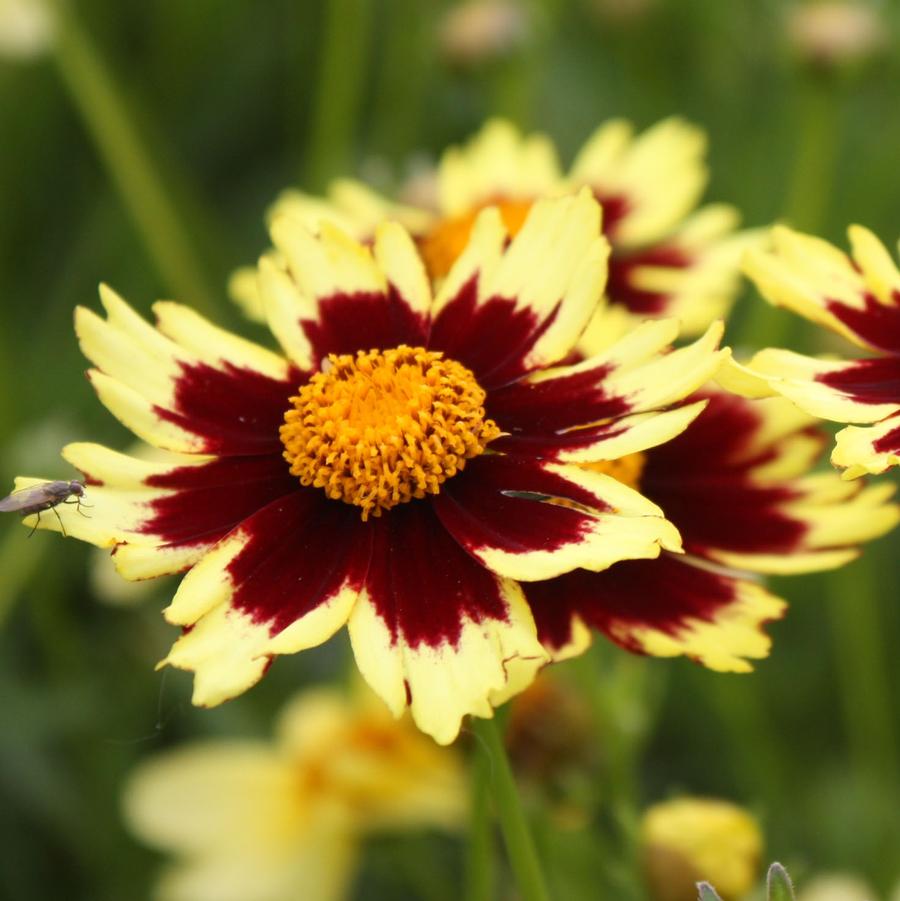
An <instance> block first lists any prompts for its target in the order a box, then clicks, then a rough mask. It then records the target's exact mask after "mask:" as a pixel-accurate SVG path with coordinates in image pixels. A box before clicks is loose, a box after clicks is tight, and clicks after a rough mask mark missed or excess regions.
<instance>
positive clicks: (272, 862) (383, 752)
mask: <svg viewBox="0 0 900 901" xmlns="http://www.w3.org/2000/svg"><path fill="white" fill-rule="evenodd" d="M373 702H374V703H373ZM465 799H466V790H465V775H464V771H463V766H462V762H461V760H460V759H459V758H458V757H457V755H456V754H455V753H454V752H453V751H451V750H447V749H439V748H437V747H435V746H434V744H433V743H431V742H430V741H428V740H427V739H425V738H424V737H423V736H422V735H421V733H419V732H417V731H416V730H415V729H414V728H413V727H412V725H411V724H410V723H409V722H408V720H403V721H399V722H398V721H396V720H394V719H393V718H392V717H391V716H390V715H389V714H388V713H387V711H386V710H385V708H384V706H383V705H381V704H379V703H378V702H377V701H375V700H374V699H373V698H366V697H365V696H364V695H362V693H359V694H358V695H357V697H356V698H355V699H353V700H348V699H347V698H345V697H344V696H343V695H342V694H341V693H339V692H338V691H336V690H328V689H314V690H310V691H306V692H303V693H302V694H300V695H298V696H297V697H296V698H295V699H294V700H293V701H292V702H290V703H289V704H288V705H287V707H286V708H285V709H284V711H283V712H282V714H281V717H280V719H279V723H278V728H277V734H276V740H275V741H274V742H265V741H251V740H224V739H219V740H210V741H206V742H203V743H198V744H195V745H189V746H186V747H182V748H179V749H176V750H174V751H169V752H166V753H163V754H159V755H157V756H156V757H153V758H151V759H150V760H149V761H147V762H146V763H143V764H142V765H141V766H139V767H138V768H137V770H136V771H135V772H134V773H133V774H132V776H131V778H130V780H129V782H128V784H127V785H126V788H125V792H124V799H123V800H124V808H125V817H126V819H127V821H128V824H129V826H130V827H131V829H132V830H133V832H134V833H135V834H136V835H137V836H138V837H139V838H141V839H142V840H143V841H145V842H147V844H149V845H152V846H155V847H157V848H159V849H160V850H163V851H167V852H169V853H171V854H173V855H175V857H176V858H177V862H176V863H174V864H172V865H171V866H170V867H169V868H168V869H167V871H166V872H165V873H164V874H163V876H162V878H161V880H160V883H159V885H158V886H157V890H156V893H155V897H156V898H159V899H163V901H203V899H208V898H215V899H216V901H232V899H233V901H288V899H292V898H297V897H301V896H302V897H303V898H306V899H310V901H332V899H334V901H338V899H340V898H343V897H345V896H346V889H347V887H348V886H349V884H350V882H351V881H352V878H353V871H354V868H355V867H354V865H355V858H356V856H357V852H358V846H359V843H360V840H361V839H362V838H364V837H365V836H366V835H367V834H369V833H371V832H372V831H376V830H385V829H394V830H396V829H411V828H422V827H427V826H437V827H440V828H447V829H453V828H457V827H459V826H460V825H461V823H462V820H463V818H464V816H465Z"/></svg>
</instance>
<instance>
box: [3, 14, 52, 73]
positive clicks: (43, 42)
mask: <svg viewBox="0 0 900 901" xmlns="http://www.w3.org/2000/svg"><path fill="white" fill-rule="evenodd" d="M53 26H54V22H53V16H52V15H51V12H50V10H49V8H48V6H47V4H46V3H45V2H43V0H0V58H3V57H9V58H10V59H20V60H25V59H30V58H31V57H35V56H40V55H41V54H42V53H44V52H45V51H46V50H48V49H49V47H50V42H51V41H52V39H53Z"/></svg>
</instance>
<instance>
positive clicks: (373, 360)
mask: <svg viewBox="0 0 900 901" xmlns="http://www.w3.org/2000/svg"><path fill="white" fill-rule="evenodd" d="M484 400H485V392H484V389H483V388H482V387H481V386H480V385H479V384H478V382H477V381H476V380H475V376H474V375H473V374H472V373H471V372H470V371H469V370H468V369H466V367H465V366H463V365H462V364H461V363H458V362H457V361H455V360H448V359H445V358H444V355H443V354H441V353H438V352H434V351H428V350H425V349H424V348H421V347H407V346H406V345H401V346H400V347H396V348H393V349H391V350H385V351H378V350H370V351H359V352H358V353H357V354H356V355H355V356H353V355H352V354H343V355H340V356H338V355H336V354H331V355H329V357H328V359H327V361H325V363H324V364H323V366H322V371H321V372H319V373H316V375H314V376H313V377H312V378H311V379H310V380H309V382H307V383H306V384H305V385H303V387H301V388H300V391H299V393H298V394H297V396H296V397H292V398H291V402H292V403H293V405H294V406H293V408H292V409H290V410H288V411H287V413H286V414H285V417H284V419H285V422H284V425H283V426H282V427H281V430H280V435H281V441H282V443H283V444H284V448H285V449H284V458H285V459H286V460H287V461H288V463H289V464H290V467H291V473H292V474H293V475H295V476H297V477H298V478H299V479H300V482H301V484H303V485H307V486H309V485H312V486H314V487H316V488H322V489H324V491H325V493H326V494H327V495H328V496H329V497H330V498H333V499H334V500H341V501H345V502H346V503H348V504H355V505H356V506H358V507H361V508H362V518H363V520H366V519H368V517H369V516H370V515H371V516H380V515H381V512H382V510H389V509H390V508H391V507H394V506H396V505H397V504H402V503H405V502H406V501H410V500H412V499H413V498H422V497H425V495H426V494H437V493H438V491H440V486H441V484H442V483H443V482H445V481H446V480H447V479H449V478H450V477H451V476H454V475H456V473H457V472H459V471H460V470H461V469H462V468H463V467H464V466H465V464H466V460H470V459H471V458H472V457H477V456H478V455H479V454H481V453H483V452H484V449H485V447H486V446H487V444H488V443H489V442H490V441H493V440H494V439H495V438H496V437H498V435H499V434H500V429H499V428H498V427H497V425H496V423H494V422H493V421H492V420H490V419H485V412H484Z"/></svg>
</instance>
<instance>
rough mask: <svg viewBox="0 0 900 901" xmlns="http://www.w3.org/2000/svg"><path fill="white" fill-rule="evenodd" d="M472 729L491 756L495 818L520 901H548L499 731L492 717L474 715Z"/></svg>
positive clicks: (532, 840)
mask: <svg viewBox="0 0 900 901" xmlns="http://www.w3.org/2000/svg"><path fill="white" fill-rule="evenodd" d="M472 729H473V731H474V732H475V734H476V735H477V736H478V737H479V738H480V739H481V740H482V742H483V743H484V745H485V747H486V750H487V752H488V754H489V755H490V758H489V761H490V766H491V772H490V774H489V775H490V782H491V788H492V790H493V796H494V802H495V805H496V809H497V818H498V820H499V821H500V831H501V832H502V833H503V840H504V842H505V843H506V851H507V853H508V855H509V862H510V866H511V868H512V871H513V875H514V876H515V879H516V885H517V887H518V889H519V894H520V895H521V896H522V899H523V901H548V899H549V897H550V896H549V894H548V893H547V885H546V881H545V879H544V874H543V871H542V869H541V864H540V861H539V860H538V855H537V850H536V848H535V845H534V839H533V838H532V835H531V830H530V828H529V825H528V821H527V819H526V818H525V811H524V810H523V808H522V802H521V799H520V798H519V792H518V789H517V788H516V781H515V778H514V777H513V772H512V767H511V766H510V763H509V758H508V757H507V755H506V748H505V747H504V746H503V739H502V737H501V735H500V730H499V729H498V728H497V724H496V721H495V720H485V719H479V718H475V717H473V718H472Z"/></svg>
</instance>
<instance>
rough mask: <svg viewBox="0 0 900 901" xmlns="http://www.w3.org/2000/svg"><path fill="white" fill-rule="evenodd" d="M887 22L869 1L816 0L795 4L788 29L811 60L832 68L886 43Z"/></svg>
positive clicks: (852, 60)
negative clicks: (814, 0)
mask: <svg viewBox="0 0 900 901" xmlns="http://www.w3.org/2000/svg"><path fill="white" fill-rule="evenodd" d="M886 27H887V26H886V23H885V22H883V21H882V19H881V17H880V15H879V13H878V11H877V10H876V9H875V8H874V7H873V6H872V5H870V4H868V3H850V2H840V0H821V2H820V0H816V2H812V3H803V4H801V5H799V6H795V7H794V8H793V9H792V10H791V11H790V13H789V15H788V22H787V30H788V35H789V36H790V40H791V42H792V44H793V45H794V47H795V48H796V49H797V50H798V51H799V52H800V53H801V54H802V55H803V56H804V57H806V58H807V59H809V61H810V62H813V63H815V64H817V65H819V66H823V67H829V68H830V67H832V66H838V65H841V64H843V63H852V62H857V61H859V60H861V59H865V58H866V57H868V56H871V55H872V54H873V53H874V52H875V51H877V50H879V49H880V48H881V47H882V46H883V45H884V44H885V29H886Z"/></svg>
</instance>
